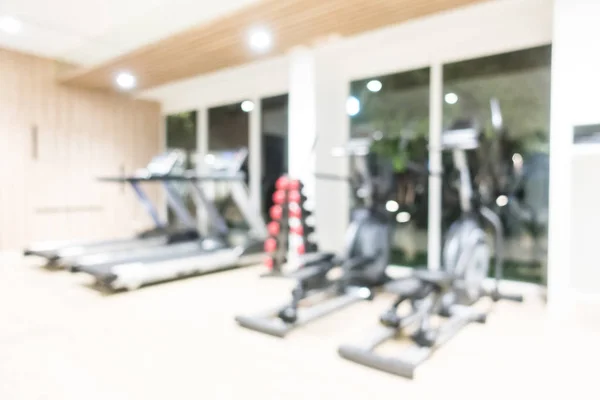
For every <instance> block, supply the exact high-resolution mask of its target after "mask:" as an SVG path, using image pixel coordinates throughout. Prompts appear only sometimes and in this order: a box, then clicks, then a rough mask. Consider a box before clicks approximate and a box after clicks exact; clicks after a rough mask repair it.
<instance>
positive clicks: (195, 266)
mask: <svg viewBox="0 0 600 400" xmlns="http://www.w3.org/2000/svg"><path fill="white" fill-rule="evenodd" d="M247 159H248V150H247V149H246V148H242V149H238V150H233V151H221V152H216V153H211V154H207V155H206V156H205V170H206V173H204V174H201V175H198V174H195V173H186V174H182V175H181V176H169V177H163V178H155V179H165V180H168V181H173V180H174V181H186V182H190V183H191V185H192V186H193V188H194V190H195V193H196V195H197V197H198V198H199V200H200V202H199V203H201V204H202V206H203V207H204V208H205V209H206V211H208V217H209V222H210V224H209V225H210V228H211V229H212V230H213V232H211V233H209V234H208V235H207V236H206V237H205V238H204V239H200V240H198V241H197V242H196V243H195V246H194V245H192V246H183V245H171V246H163V247H162V250H160V251H158V249H157V251H154V250H152V251H150V252H147V253H145V254H141V253H140V254H137V255H136V256H132V257H128V256H124V257H123V258H122V259H121V260H117V261H115V262H104V261H100V262H97V261H96V260H91V261H90V259H88V260H81V261H79V262H78V263H77V266H76V270H77V271H79V272H84V273H88V274H90V275H92V276H94V277H95V278H96V283H97V284H98V285H99V286H101V287H105V288H108V289H110V290H122V289H126V290H134V289H137V288H139V287H141V286H143V285H147V284H151V283H157V282H163V281H169V280H173V279H178V278H183V277H188V276H193V275H198V274H202V273H209V272H216V271H221V270H225V269H230V268H235V267H240V266H244V265H250V264H256V263H258V262H261V261H262V260H263V258H264V250H263V246H264V240H265V239H266V237H267V230H266V227H265V223H264V221H263V219H262V216H261V214H260V212H258V210H254V209H253V207H252V202H251V201H250V196H249V193H248V187H247V186H246V183H245V175H244V173H243V172H242V168H243V166H244V165H245V163H246V162H247ZM121 179H123V178H121ZM124 179H134V180H136V181H138V180H139V179H140V178H139V177H131V178H124ZM205 182H224V183H226V186H227V187H228V191H229V193H230V195H231V198H232V201H233V204H235V205H236V206H237V208H238V209H239V211H240V213H241V215H242V217H243V218H244V220H245V222H246V223H247V224H248V227H249V230H248V231H244V232H243V233H241V234H239V232H234V230H233V229H230V228H229V227H228V226H227V224H226V222H225V221H224V219H223V217H222V215H221V214H220V213H219V212H218V211H217V208H216V207H215V205H214V204H213V203H212V202H211V201H209V200H208V196H207V195H206V193H205V191H204V188H203V185H202V184H203V183H205Z"/></svg>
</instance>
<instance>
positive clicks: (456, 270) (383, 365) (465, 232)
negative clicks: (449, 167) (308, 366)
mask: <svg viewBox="0 0 600 400" xmlns="http://www.w3.org/2000/svg"><path fill="white" fill-rule="evenodd" d="M479 134H480V131H479V129H478V127H477V125H476V124H474V123H473V122H472V121H459V122H457V123H456V124H454V125H453V126H452V127H451V129H449V130H447V131H446V132H444V134H443V137H442V145H443V148H444V149H445V150H450V151H452V156H453V164H454V167H455V169H456V170H457V172H458V182H457V183H458V192H459V195H460V206H461V210H462V216H461V217H460V219H458V220H457V221H455V222H454V223H453V224H452V225H451V227H450V229H449V230H448V232H447V234H446V237H445V241H444V247H443V254H442V262H443V264H442V265H443V270H441V271H431V270H419V271H415V272H414V274H413V276H412V277H410V278H408V279H402V280H398V281H394V282H391V283H390V284H388V285H387V286H386V290H388V291H391V292H393V293H395V294H397V296H398V297H397V299H396V301H395V302H394V303H393V305H392V307H390V308H389V309H388V310H386V311H385V312H384V313H383V314H382V315H381V317H380V324H381V326H380V328H379V329H378V330H377V332H375V334H374V335H372V336H370V337H369V338H368V339H367V340H366V341H365V342H364V343H362V344H359V345H352V346H341V347H340V348H339V349H338V352H339V354H340V355H341V356H342V357H343V358H346V359H348V360H351V361H354V362H357V363H360V364H363V365H366V366H369V367H372V368H376V369H379V370H382V371H386V372H389V373H392V374H396V375H400V376H404V377H407V378H413V376H414V371H415V369H416V368H417V366H418V365H420V364H421V363H423V362H424V361H425V360H426V359H427V358H428V357H429V356H430V355H431V354H433V352H434V351H435V349H437V348H438V347H440V346H441V345H443V344H444V343H445V342H446V341H448V340H449V339H451V338H452V337H453V336H454V335H456V334H457V333H458V332H459V331H460V330H461V329H462V328H463V327H464V326H466V325H468V324H470V323H472V322H478V323H483V322H485V320H486V317H487V314H486V313H482V312H479V311H477V310H476V309H475V308H474V307H473V305H474V304H475V303H476V302H477V301H478V300H479V299H480V298H482V297H484V296H489V297H491V298H492V299H493V300H494V301H498V300H501V299H507V300H513V301H522V300H523V299H522V297H521V296H510V295H503V294H501V293H500V291H499V282H500V280H501V278H502V264H503V230H502V223H501V221H500V219H499V217H498V216H497V215H496V214H495V213H494V212H492V211H491V210H490V209H489V208H487V207H485V206H484V205H483V204H482V203H481V201H480V198H479V196H477V195H476V194H475V193H474V191H473V188H472V184H471V176H470V172H469V166H468V162H467V154H466V152H467V151H468V150H472V149H475V148H476V147H477V146H478V143H479ZM485 224H487V225H489V226H490V227H491V228H492V229H493V231H494V236H495V246H494V247H495V285H494V287H493V288H492V290H485V289H484V280H485V279H486V278H487V276H488V272H489V268H490V259H491V250H490V244H489V242H488V239H487V234H486V231H485V229H484V226H485ZM404 303H409V312H408V313H406V314H403V315H398V307H399V306H400V305H402V304H404ZM438 316H441V317H445V318H446V320H445V321H444V322H441V323H439V324H437V325H436V324H434V323H433V322H434V321H433V320H434V317H436V318H437V317H438ZM410 328H413V330H412V334H411V335H410V337H411V340H412V342H413V345H412V346H411V347H409V348H408V349H407V350H406V351H405V353H404V354H403V355H402V356H401V357H385V356H382V355H379V354H376V353H375V351H374V350H375V348H376V347H377V346H379V345H380V344H381V343H383V342H384V341H387V340H389V339H392V338H394V337H396V336H397V335H398V334H402V333H406V331H407V330H408V329H410Z"/></svg>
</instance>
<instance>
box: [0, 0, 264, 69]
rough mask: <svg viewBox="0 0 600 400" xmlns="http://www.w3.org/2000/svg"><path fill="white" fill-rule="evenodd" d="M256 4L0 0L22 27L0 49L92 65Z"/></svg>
mask: <svg viewBox="0 0 600 400" xmlns="http://www.w3.org/2000/svg"><path fill="white" fill-rule="evenodd" d="M257 1H259V0H79V1H77V0H52V1H48V0H46V1H43V0H2V1H1V2H0V16H3V15H4V16H6V15H8V16H14V17H17V18H19V19H20V20H21V21H22V22H23V31H22V32H21V33H20V34H17V35H8V34H6V33H4V32H0V46H2V47H7V48H12V49H17V50H21V51H24V52H30V53H34V54H39V55H44V56H47V57H53V58H58V59H62V60H65V61H69V62H74V63H77V64H82V65H93V64H96V63H99V62H102V61H105V60H108V59H110V58H113V57H116V56H118V55H120V54H123V53H126V52H129V51H131V50H134V49H136V48H138V47H141V46H144V45H146V44H149V43H152V42H154V41H157V40H159V39H162V38H164V37H167V36H170V35H172V34H174V33H177V32H179V31H182V30H185V29H187V28H190V27H192V26H195V25H199V24H203V23H207V22H209V21H211V20H213V19H215V18H218V17H220V16H223V15H225V14H227V13H230V12H234V11H236V10H238V9H240V8H242V7H244V6H247V5H249V4H251V3H254V2H257Z"/></svg>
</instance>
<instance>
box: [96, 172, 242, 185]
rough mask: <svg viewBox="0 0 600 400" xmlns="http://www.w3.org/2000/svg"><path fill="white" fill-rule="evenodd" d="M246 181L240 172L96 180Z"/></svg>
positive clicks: (102, 180) (119, 181)
mask: <svg viewBox="0 0 600 400" xmlns="http://www.w3.org/2000/svg"><path fill="white" fill-rule="evenodd" d="M245 179H246V175H245V174H244V173H242V172H240V173H237V174H235V175H232V174H230V173H223V174H205V175H196V174H185V175H153V176H118V177H111V176H108V177H99V178H97V180H98V181H100V182H118V183H123V182H164V181H176V182H210V181H214V182H217V181H227V182H233V181H243V180H245Z"/></svg>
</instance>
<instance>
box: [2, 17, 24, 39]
mask: <svg viewBox="0 0 600 400" xmlns="http://www.w3.org/2000/svg"><path fill="white" fill-rule="evenodd" d="M22 30H23V23H22V22H21V21H20V20H19V19H17V18H15V17H10V16H3V17H0V31H2V32H4V33H8V34H9V35H16V34H17V33H19V32H21V31H22Z"/></svg>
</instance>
